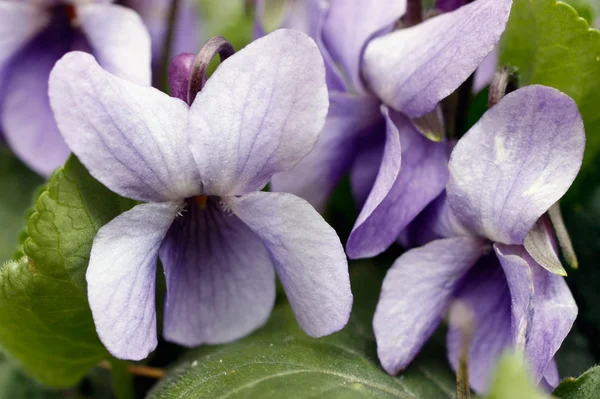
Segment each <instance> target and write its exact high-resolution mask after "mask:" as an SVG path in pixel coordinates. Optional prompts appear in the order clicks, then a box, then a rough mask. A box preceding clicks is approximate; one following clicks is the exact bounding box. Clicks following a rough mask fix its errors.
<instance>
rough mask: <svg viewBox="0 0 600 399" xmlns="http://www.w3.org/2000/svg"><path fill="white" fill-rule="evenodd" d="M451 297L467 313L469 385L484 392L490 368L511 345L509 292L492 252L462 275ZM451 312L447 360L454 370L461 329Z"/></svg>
mask: <svg viewBox="0 0 600 399" xmlns="http://www.w3.org/2000/svg"><path fill="white" fill-rule="evenodd" d="M462 284H463V285H462V286H461V288H459V290H458V293H457V295H456V296H455V300H456V301H458V302H459V303H460V304H461V305H462V306H464V307H465V309H466V310H467V311H468V312H470V314H471V316H472V320H473V332H472V336H471V340H470V342H469V352H468V363H469V379H470V383H471V387H472V388H473V389H474V390H475V391H477V392H479V393H483V392H487V390H488V386H489V384H490V381H491V377H492V375H493V371H494V368H495V367H496V364H497V363H498V360H500V357H501V355H502V354H503V353H504V351H505V350H506V349H507V348H508V347H511V346H512V334H511V313H510V306H511V303H510V291H509V289H508V284H507V282H506V277H505V275H504V272H503V271H502V268H501V267H500V265H499V264H498V259H497V258H496V256H495V255H494V254H490V255H487V256H485V257H484V258H481V259H480V261H479V262H478V263H477V265H476V266H475V267H473V268H472V269H471V270H470V271H469V273H468V274H467V275H466V276H465V279H464V282H463V283H462ZM456 316H457V314H456V313H455V312H452V311H451V312H450V317H449V321H448V336H447V340H446V342H447V347H448V359H449V360H450V364H451V365H452V368H453V369H454V370H456V369H457V367H458V359H459V356H460V352H461V348H462V345H463V339H464V331H463V330H462V329H461V328H460V326H459V323H458V321H457V320H456V319H457V317H456Z"/></svg>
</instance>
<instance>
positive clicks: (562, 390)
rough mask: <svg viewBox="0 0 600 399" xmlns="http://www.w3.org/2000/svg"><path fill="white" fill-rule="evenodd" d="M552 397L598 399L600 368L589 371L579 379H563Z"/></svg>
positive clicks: (559, 398)
mask: <svg viewBox="0 0 600 399" xmlns="http://www.w3.org/2000/svg"><path fill="white" fill-rule="evenodd" d="M553 395H554V396H555V397H556V398H558V399H597V398H600V366H596V367H593V368H591V369H589V370H588V371H586V372H585V373H583V374H582V375H581V376H580V377H579V378H567V379H565V380H564V381H563V382H561V384H560V385H559V386H558V388H556V390H555V391H554V393H553Z"/></svg>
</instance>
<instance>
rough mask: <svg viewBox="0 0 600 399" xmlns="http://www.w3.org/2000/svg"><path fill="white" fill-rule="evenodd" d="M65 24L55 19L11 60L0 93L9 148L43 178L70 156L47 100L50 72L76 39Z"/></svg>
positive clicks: (64, 21)
mask: <svg viewBox="0 0 600 399" xmlns="http://www.w3.org/2000/svg"><path fill="white" fill-rule="evenodd" d="M67 23H68V21H66V18H56V19H55V20H53V23H52V25H51V26H49V27H48V28H47V29H45V30H43V31H42V33H40V34H39V35H38V36H37V37H36V38H35V39H33V40H32V41H31V42H30V43H29V44H28V45H27V46H25V48H23V50H22V51H21V52H19V54H18V55H16V56H15V57H14V58H13V59H12V61H11V63H10V65H11V66H10V67H9V68H8V71H7V73H6V78H5V79H6V80H5V82H4V85H3V87H2V93H1V94H0V95H1V96H2V97H3V102H2V107H1V108H0V117H1V121H2V129H3V131H4V137H5V138H6V141H7V143H8V145H9V146H10V147H11V149H12V150H13V151H14V153H15V154H16V155H17V156H18V157H19V158H20V159H21V160H22V161H23V162H25V163H26V164H27V165H28V166H29V167H30V168H31V169H33V170H34V171H36V172H37V173H39V174H41V175H43V176H49V175H50V174H51V173H52V172H54V170H55V169H56V168H57V167H59V166H62V165H63V164H64V163H65V161H66V159H67V157H68V156H69V153H70V151H69V148H68V147H67V145H66V143H65V141H64V140H63V138H62V137H61V135H60V132H59V131H58V128H57V126H56V122H55V120H54V115H53V114H52V110H51V109H50V102H49V100H48V76H49V75H50V71H51V70H52V67H54V64H55V63H56V61H58V59H59V58H60V57H62V56H63V55H64V54H65V53H66V52H68V51H69V50H70V47H71V43H72V41H73V39H74V36H75V33H74V32H73V31H72V30H71V29H70V27H69V26H68V25H66V26H65V24H67Z"/></svg>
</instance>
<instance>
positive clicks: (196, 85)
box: [188, 36, 235, 105]
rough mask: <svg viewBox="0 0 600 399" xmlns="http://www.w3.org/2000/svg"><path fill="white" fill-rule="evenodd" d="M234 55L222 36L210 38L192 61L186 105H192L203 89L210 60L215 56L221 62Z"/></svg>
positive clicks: (233, 50) (230, 46) (232, 49)
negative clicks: (217, 56)
mask: <svg viewBox="0 0 600 399" xmlns="http://www.w3.org/2000/svg"><path fill="white" fill-rule="evenodd" d="M233 53H235V49H234V48H233V46H232V45H231V43H229V41H227V39H225V38H224V37H223V36H215V37H212V38H210V39H209V40H208V41H207V42H206V43H205V44H204V46H202V48H201V49H200V52H199V53H198V55H197V56H196V59H194V64H193V65H192V71H191V76H190V84H189V87H188V104H189V105H192V103H193V102H194V99H195V98H196V95H197V94H198V93H200V90H202V88H203V87H204V84H205V83H206V80H207V73H208V65H209V64H210V60H212V59H213V57H214V56H215V55H217V54H219V57H220V58H221V62H223V61H225V60H226V59H227V58H229V57H231V56H232V55H233Z"/></svg>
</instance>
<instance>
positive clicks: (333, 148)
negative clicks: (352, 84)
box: [271, 92, 384, 212]
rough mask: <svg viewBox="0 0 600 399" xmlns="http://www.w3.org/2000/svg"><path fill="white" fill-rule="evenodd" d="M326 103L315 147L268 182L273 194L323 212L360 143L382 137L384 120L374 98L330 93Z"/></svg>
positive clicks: (346, 171)
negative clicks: (301, 200) (287, 195)
mask: <svg viewBox="0 0 600 399" xmlns="http://www.w3.org/2000/svg"><path fill="white" fill-rule="evenodd" d="M329 100H330V101H331V104H330V106H329V113H328V114H327V120H326V122H325V127H324V128H323V131H322V132H321V135H320V137H319V140H318V141H317V145H316V146H315V147H314V148H313V150H312V151H311V152H310V154H308V155H307V156H306V158H304V159H303V160H302V161H300V163H299V164H298V165H296V166H294V167H293V168H292V169H290V170H287V171H285V172H281V173H277V174H276V175H274V176H273V179H272V180H271V189H272V190H273V191H281V192H288V193H292V194H295V195H297V196H299V197H302V198H304V199H305V200H307V201H308V202H309V203H310V204H311V205H312V206H314V207H315V209H317V210H318V211H319V212H323V211H324V210H325V206H326V205H327V200H328V199H329V196H330V195H331V193H332V191H333V190H334V188H335V187H336V186H337V184H338V183H339V181H340V180H341V179H342V177H344V176H345V175H346V174H347V173H348V171H349V169H350V166H351V164H352V161H353V160H354V158H355V157H356V154H357V152H358V151H360V148H361V145H362V143H363V142H365V141H367V142H370V141H372V140H374V139H377V138H379V137H380V136H383V134H380V133H383V121H384V120H383V118H382V116H381V110H380V107H379V102H378V101H377V100H376V99H374V98H373V97H365V96H361V97H359V96H354V95H350V94H346V93H338V92H332V93H330V94H329ZM379 162H380V160H377V167H379Z"/></svg>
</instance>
